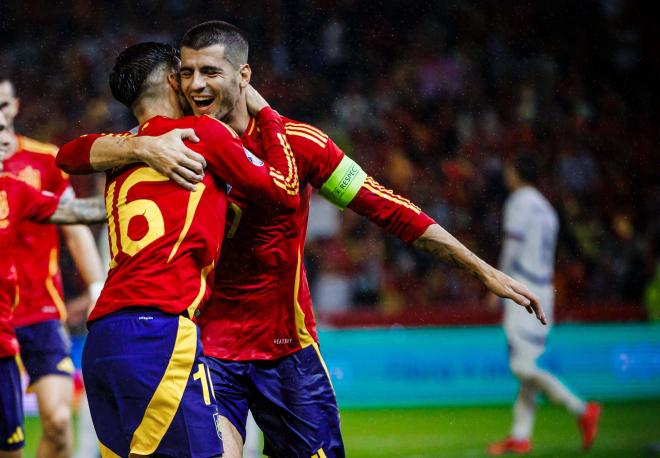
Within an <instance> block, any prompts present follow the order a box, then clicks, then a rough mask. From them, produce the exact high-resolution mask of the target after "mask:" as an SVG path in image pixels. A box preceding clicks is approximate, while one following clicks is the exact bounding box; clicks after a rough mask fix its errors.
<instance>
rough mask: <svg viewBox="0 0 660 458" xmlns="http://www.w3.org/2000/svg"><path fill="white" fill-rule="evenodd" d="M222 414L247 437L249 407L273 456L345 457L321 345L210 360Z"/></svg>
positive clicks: (270, 454) (268, 451) (335, 406)
mask: <svg viewBox="0 0 660 458" xmlns="http://www.w3.org/2000/svg"><path fill="white" fill-rule="evenodd" d="M208 363H209V367H210V369H211V380H212V381H213V389H214V390H215V396H216V399H217V400H218V409H219V411H220V415H222V416H224V417H226V418H227V419H228V420H229V421H230V422H231V423H232V424H233V425H234V426H235V427H236V429H237V430H238V431H239V432H240V433H241V435H242V436H243V440H245V424H246V421H247V414H248V409H249V410H251V411H252V415H253V416H254V419H255V421H256V422H257V424H258V425H259V427H260V428H261V430H262V431H263V432H264V444H265V445H264V454H265V455H268V456H270V457H287V458H289V457H305V458H309V457H318V458H323V457H328V458H332V457H343V456H345V453H344V443H343V440H342V437H341V431H340V428H339V409H338V408H337V399H336V398H335V392H334V389H333V388H332V384H331V383H330V378H329V376H328V373H327V371H326V368H325V364H324V363H323V359H322V358H321V354H320V353H319V351H318V347H317V346H316V344H314V345H312V346H309V347H307V348H305V349H303V350H300V351H297V352H295V353H293V354H291V355H288V356H285V357H283V358H280V359H277V360H274V361H227V360H221V359H216V358H208Z"/></svg>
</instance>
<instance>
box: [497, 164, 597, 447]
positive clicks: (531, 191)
mask: <svg viewBox="0 0 660 458" xmlns="http://www.w3.org/2000/svg"><path fill="white" fill-rule="evenodd" d="M538 178H539V167H538V164H537V162H536V160H535V159H534V158H533V157H531V156H528V155H524V156H519V157H517V158H516V159H515V160H513V161H512V162H510V163H508V164H507V165H506V167H505V169H504V179H505V182H506V186H507V188H508V189H509V190H510V191H511V195H510V196H509V198H508V199H507V201H506V203H505V205H504V223H503V226H504V244H503V246H502V252H501V254H500V270H502V271H504V272H505V273H507V274H509V275H510V276H512V277H513V278H515V279H517V280H518V281H521V282H523V283H525V284H526V285H527V287H528V288H529V289H530V290H531V291H532V292H533V293H534V294H536V296H537V297H538V298H539V300H540V303H541V306H542V307H543V309H544V310H545V313H546V316H547V318H548V326H541V325H539V324H538V323H537V322H536V320H534V318H533V317H531V316H529V314H528V313H527V312H526V311H525V310H524V309H522V308H521V307H520V306H518V305H516V304H515V303H513V302H511V301H509V300H504V301H503V303H504V318H503V326H504V331H505V332H506V336H507V340H508V344H509V365H510V367H511V371H512V372H513V373H514V375H515V376H516V377H517V378H518V379H519V380H520V390H519V392H518V398H517V399H516V402H515V404H514V408H513V425H512V428H511V433H510V435H509V436H508V437H507V438H506V439H504V440H503V441H501V442H497V443H494V444H492V445H490V446H489V447H488V452H489V454H491V455H503V454H507V453H513V454H524V453H528V452H530V451H531V449H532V444H531V440H530V437H531V434H532V429H533V426H534V416H535V410H536V395H537V393H539V392H541V393H544V394H545V395H546V396H547V397H548V398H549V399H551V400H552V401H554V402H556V403H558V404H560V405H562V406H564V407H566V409H567V410H568V411H569V412H570V413H572V414H573V415H575V417H576V418H577V420H578V426H579V428H580V431H581V434H582V446H583V448H584V449H585V450H588V449H589V448H591V445H592V444H593V441H594V439H595V437H596V432H597V427H598V418H599V416H600V409H601V408H600V406H599V405H598V404H596V403H592V402H590V403H585V402H584V401H583V400H581V399H580V398H579V397H577V396H576V395H575V394H573V393H572V392H571V391H570V390H569V389H568V388H567V387H566V386H565V385H564V384H563V383H562V382H561V381H560V380H559V379H557V378H556V377H555V376H554V375H552V374H550V373H549V372H547V371H546V370H544V369H541V368H540V367H539V366H538V365H537V360H538V358H539V357H540V356H541V355H542V354H543V352H544V351H545V342H546V337H547V335H548V332H549V330H550V327H551V323H552V322H553V309H554V286H553V276H554V264H555V247H556V244H557V232H558V229H559V223H558V218H557V213H556V212H555V210H554V208H552V205H550V203H549V202H548V201H547V200H546V198H545V197H543V195H542V194H541V193H540V192H539V191H538V189H536V187H535V186H536V184H537V182H538ZM498 299H499V298H497V297H496V296H492V297H491V298H490V299H489V303H490V305H491V306H493V307H494V306H496V304H497V301H498Z"/></svg>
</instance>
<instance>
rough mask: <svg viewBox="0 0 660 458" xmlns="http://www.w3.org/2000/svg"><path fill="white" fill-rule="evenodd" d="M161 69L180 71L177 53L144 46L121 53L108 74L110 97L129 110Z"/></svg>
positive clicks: (167, 47) (165, 46) (153, 45)
mask: <svg viewBox="0 0 660 458" xmlns="http://www.w3.org/2000/svg"><path fill="white" fill-rule="evenodd" d="M163 66H164V67H165V69H166V70H174V71H178V70H179V67H180V61H179V50H178V49H176V48H175V47H174V46H172V45H168V44H165V43H155V42H145V43H139V44H137V45H133V46H130V47H128V48H126V49H124V50H123V51H122V52H121V53H120V54H119V55H118V56H117V59H116V60H115V65H114V67H113V68H112V71H111V72H110V90H111V91H112V95H113V96H114V97H115V99H117V100H118V101H120V102H121V103H123V104H124V105H126V106H127V107H129V108H131V107H132V106H133V104H134V103H135V101H136V100H137V99H138V98H139V97H140V96H141V95H143V94H144V91H145V90H146V89H147V86H148V84H146V83H147V80H148V78H149V75H151V74H152V73H153V71H154V70H156V69H158V68H160V67H163Z"/></svg>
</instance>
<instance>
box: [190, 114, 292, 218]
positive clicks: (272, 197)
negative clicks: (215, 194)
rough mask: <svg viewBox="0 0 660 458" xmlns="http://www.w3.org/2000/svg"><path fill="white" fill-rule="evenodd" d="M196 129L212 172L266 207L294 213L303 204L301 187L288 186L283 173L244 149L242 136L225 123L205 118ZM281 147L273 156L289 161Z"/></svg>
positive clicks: (256, 202)
mask: <svg viewBox="0 0 660 458" xmlns="http://www.w3.org/2000/svg"><path fill="white" fill-rule="evenodd" d="M196 129H197V130H198V132H199V133H200V138H202V143H201V145H202V147H203V148H204V150H205V152H206V153H207V155H206V160H207V164H208V171H209V172H210V173H212V174H214V175H215V176H216V177H218V178H220V179H221V180H222V181H224V182H226V183H228V184H230V185H231V186H232V187H234V188H236V189H237V190H238V191H240V192H241V193H242V194H243V195H245V197H246V198H247V199H248V200H249V201H250V202H252V203H254V204H256V205H259V206H261V207H262V208H266V209H272V208H274V209H275V210H278V211H284V212H288V211H293V210H295V209H296V208H298V205H299V204H300V193H299V192H298V188H297V187H295V188H292V187H291V186H287V184H286V182H285V181H284V180H283V179H282V176H281V173H280V172H278V171H277V170H275V169H274V168H273V167H271V166H270V164H269V163H267V162H265V161H262V160H261V159H259V158H258V157H257V156H255V155H254V154H252V153H251V152H250V151H248V150H247V149H245V148H244V147H243V143H242V142H241V139H240V138H239V137H238V135H237V134H236V133H235V132H234V131H233V130H232V129H231V127H229V126H228V125H226V124H224V123H223V122H221V121H218V120H217V119H215V118H211V117H209V116H201V117H200V118H199V120H198V124H197V126H196ZM285 154H286V153H285V151H284V148H283V147H282V146H281V145H280V147H279V148H277V149H276V150H275V151H274V152H273V153H272V155H274V156H275V157H276V159H277V160H278V161H279V162H280V163H281V162H282V159H283V158H285Z"/></svg>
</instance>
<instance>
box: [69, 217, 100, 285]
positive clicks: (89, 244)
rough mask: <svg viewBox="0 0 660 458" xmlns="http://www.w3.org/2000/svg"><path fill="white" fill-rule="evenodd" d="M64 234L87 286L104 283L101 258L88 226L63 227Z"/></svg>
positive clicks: (72, 256)
mask: <svg viewBox="0 0 660 458" xmlns="http://www.w3.org/2000/svg"><path fill="white" fill-rule="evenodd" d="M62 232H63V234H64V239H65V241H66V245H67V248H68V249H69V253H70V254H71V258H72V259H73V262H74V263H75V264H76V267H77V268H78V272H80V276H81V277H82V279H83V281H84V282H85V284H86V285H88V286H89V285H91V284H93V283H95V282H101V281H103V278H104V273H103V267H102V265H101V257H100V256H99V253H98V250H97V248H96V243H95V241H94V235H93V234H92V231H91V230H90V229H89V228H88V227H87V226H81V225H76V226H66V227H63V228H62Z"/></svg>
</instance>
